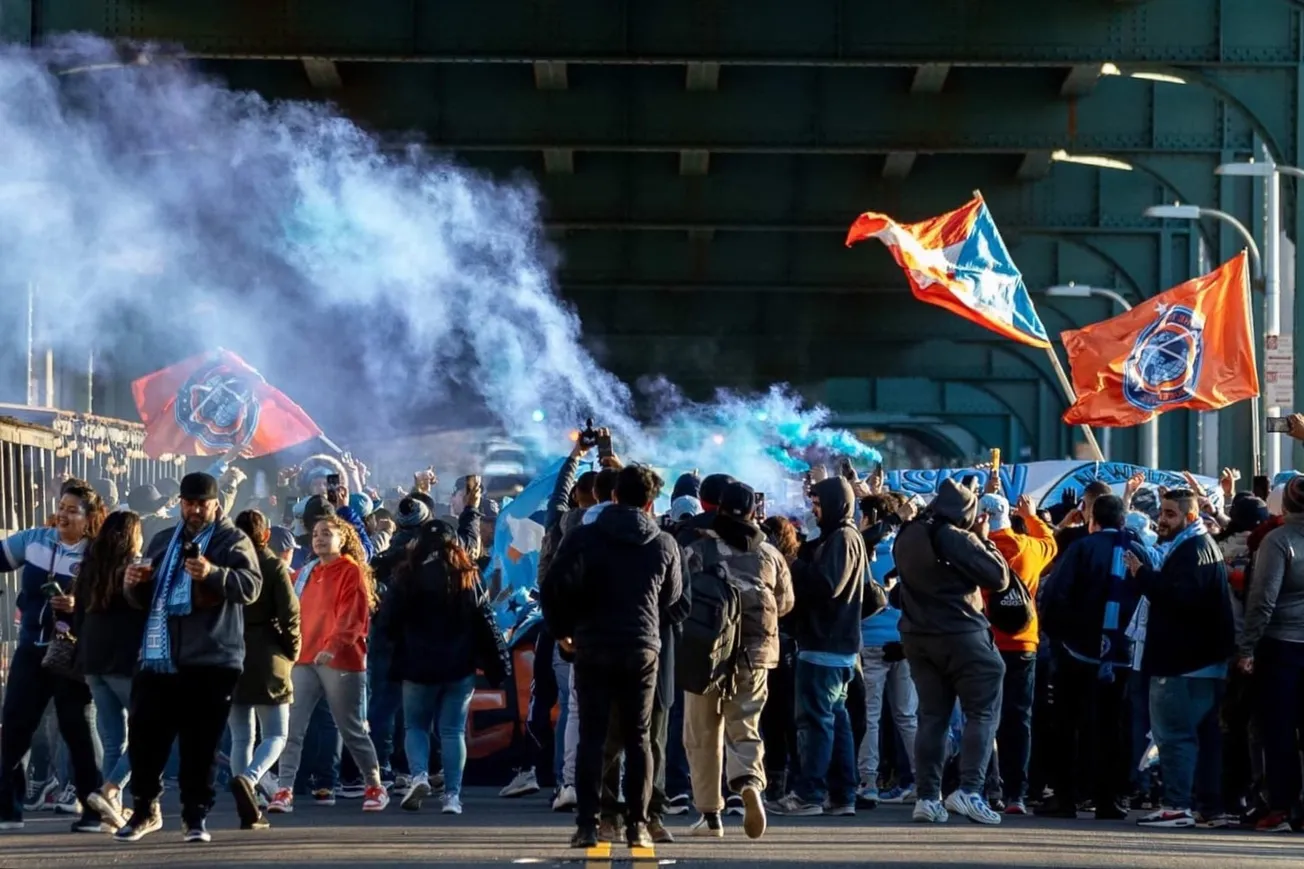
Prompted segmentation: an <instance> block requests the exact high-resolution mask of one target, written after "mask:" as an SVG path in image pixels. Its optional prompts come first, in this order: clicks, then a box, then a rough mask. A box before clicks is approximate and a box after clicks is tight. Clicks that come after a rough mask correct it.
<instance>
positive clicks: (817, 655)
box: [702, 476, 869, 816]
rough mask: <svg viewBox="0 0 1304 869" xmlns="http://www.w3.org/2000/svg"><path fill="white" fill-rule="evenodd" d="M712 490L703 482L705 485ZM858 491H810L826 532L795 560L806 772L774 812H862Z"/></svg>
mask: <svg viewBox="0 0 1304 869" xmlns="http://www.w3.org/2000/svg"><path fill="white" fill-rule="evenodd" d="M702 490H703V494H704V495H705V493H706V486H705V484H704V485H703V487H702ZM854 498H855V494H854V493H853V492H852V489H851V484H850V483H848V482H847V481H846V480H845V479H844V478H842V477H840V476H838V477H830V478H828V479H825V480H821V481H819V482H818V483H816V484H815V485H814V487H813V488H812V489H811V494H810V500H811V509H812V511H813V512H814V514H815V519H816V521H817V522H819V529H820V536H819V537H818V538H817V539H816V540H813V541H811V542H809V543H807V544H806V545H805V546H804V547H803V548H802V552H801V554H800V555H799V556H798V558H797V560H796V561H795V562H793V564H792V585H793V593H794V596H795V597H796V608H795V609H794V611H793V617H794V620H795V623H796V635H797V648H798V652H797V673H796V694H797V744H798V748H799V751H800V752H801V777H800V779H799V780H798V781H797V782H796V783H795V787H794V789H793V792H792V793H790V794H788V795H787V796H786V797H784V798H783V799H781V800H779V801H778V802H777V803H775V805H774V806H773V811H774V812H775V813H776V814H784V815H799V816H807V815H820V814H823V813H824V811H825V809H824V803H825V799H826V798H828V802H829V812H830V813H832V814H835V815H854V814H855V813H856V784H857V782H856V747H855V745H854V744H853V740H852V735H851V717H850V716H849V715H848V713H847V691H848V688H849V687H850V685H851V680H852V679H854V678H855V677H856V659H857V658H858V657H859V656H860V647H861V637H860V619H861V607H862V604H863V601H864V592H865V585H864V581H865V576H866V575H867V572H868V570H869V557H868V555H867V554H866V553H865V541H864V540H863V539H862V538H861V536H860V531H859V530H858V529H857V528H856V525H855V523H854V521H853V520H852V516H851V514H852V505H853V503H854Z"/></svg>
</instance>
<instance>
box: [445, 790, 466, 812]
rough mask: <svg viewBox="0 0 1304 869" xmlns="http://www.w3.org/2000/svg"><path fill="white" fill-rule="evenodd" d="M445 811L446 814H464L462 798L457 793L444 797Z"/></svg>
mask: <svg viewBox="0 0 1304 869" xmlns="http://www.w3.org/2000/svg"><path fill="white" fill-rule="evenodd" d="M443 812H444V814H445V815H460V814H462V798H461V797H459V796H458V795H457V794H448V795H446V796H445V797H444V808H443Z"/></svg>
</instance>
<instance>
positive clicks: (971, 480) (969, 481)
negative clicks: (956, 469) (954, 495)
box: [960, 474, 978, 492]
mask: <svg viewBox="0 0 1304 869" xmlns="http://www.w3.org/2000/svg"><path fill="white" fill-rule="evenodd" d="M960 485H961V486H964V487H965V488H966V489H968V490H969V491H971V492H977V491H978V475H977V474H965V475H964V477H963V478H962V479H961V480H960Z"/></svg>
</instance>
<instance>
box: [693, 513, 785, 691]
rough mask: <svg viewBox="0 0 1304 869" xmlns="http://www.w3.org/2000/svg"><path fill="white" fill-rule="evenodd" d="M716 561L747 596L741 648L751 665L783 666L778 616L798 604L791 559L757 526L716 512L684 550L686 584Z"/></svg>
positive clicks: (756, 667)
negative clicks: (704, 531)
mask: <svg viewBox="0 0 1304 869" xmlns="http://www.w3.org/2000/svg"><path fill="white" fill-rule="evenodd" d="M717 564H723V565H725V569H726V570H727V571H728V575H729V577H730V579H731V580H733V581H734V582H735V583H736V584H737V586H738V589H739V592H740V596H741V598H742V606H743V612H742V650H743V653H744V654H745V655H746V656H747V663H748V665H749V666H750V667H751V668H752V669H753V670H771V669H774V668H775V667H777V666H779V619H780V618H781V617H783V616H786V615H787V614H788V613H789V612H791V610H792V605H793V594H792V574H791V573H790V571H789V570H788V563H787V561H785V560H784V558H783V556H782V555H780V554H779V550H777V549H775V548H774V547H773V546H771V545H770V543H769V542H768V541H767V540H766V539H765V533H764V532H763V531H761V529H760V528H758V527H757V526H756V525H754V524H752V523H750V522H743V521H742V520H739V519H735V518H733V517H731V516H723V515H716V517H715V522H714V524H713V525H712V528H711V531H710V532H708V533H707V534H706V535H705V536H703V537H701V538H699V539H698V540H697V541H695V542H694V543H692V544H690V545H689V546H688V548H686V549H685V550H684V575H685V583H686V584H691V581H692V577H693V576H694V575H695V574H698V573H700V572H702V571H703V570H705V569H707V568H710V567H713V566H714V565H717ZM691 594H692V592H691V589H690V591H689V595H690V597H691Z"/></svg>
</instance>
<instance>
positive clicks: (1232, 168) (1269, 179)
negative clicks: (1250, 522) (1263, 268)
mask: <svg viewBox="0 0 1304 869" xmlns="http://www.w3.org/2000/svg"><path fill="white" fill-rule="evenodd" d="M1263 154H1264V156H1265V157H1266V158H1267V159H1266V160H1264V161H1263V162H1262V163H1258V162H1255V161H1254V160H1253V159H1250V160H1249V161H1247V162H1245V163H1224V164H1222V165H1221V166H1219V167H1218V168H1217V169H1215V170H1214V172H1215V173H1217V174H1218V175H1229V176H1238V177H1251V178H1262V179H1263V247H1264V250H1265V252H1266V254H1267V276H1266V279H1265V280H1264V282H1263V337H1264V343H1265V344H1266V343H1269V342H1270V341H1271V339H1275V338H1277V337H1278V336H1279V335H1280V334H1281V267H1280V266H1281V258H1280V254H1279V252H1278V245H1279V244H1280V241H1281V176H1282V175H1290V176H1292V177H1294V178H1304V169H1298V168H1296V167H1294V166H1280V165H1278V164H1277V163H1275V162H1273V160H1272V156H1271V155H1270V154H1269V153H1268V149H1267V148H1264V149H1263ZM1272 343H1275V342H1272ZM1264 356H1265V357H1266V356H1267V350H1266V349H1265V350H1264ZM1265 364H1266V361H1265ZM1265 388H1267V387H1266V386H1265ZM1271 391H1272V392H1275V390H1271ZM1275 397H1276V396H1275V395H1274V396H1272V397H1271V398H1275ZM1271 398H1268V400H1267V401H1266V404H1267V405H1268V407H1267V412H1266V415H1267V416H1268V417H1274V416H1281V406H1280V405H1278V404H1277V403H1276V402H1274V401H1272V400H1271ZM1292 403H1293V401H1292ZM1265 446H1266V447H1267V449H1266V451H1265V455H1264V457H1263V458H1264V462H1263V463H1264V466H1265V467H1264V471H1265V473H1267V474H1268V476H1270V477H1271V476H1276V474H1277V472H1278V471H1280V470H1281V438H1268V440H1267V442H1266V444H1265Z"/></svg>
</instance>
